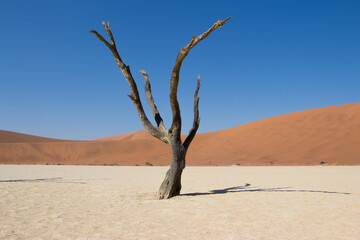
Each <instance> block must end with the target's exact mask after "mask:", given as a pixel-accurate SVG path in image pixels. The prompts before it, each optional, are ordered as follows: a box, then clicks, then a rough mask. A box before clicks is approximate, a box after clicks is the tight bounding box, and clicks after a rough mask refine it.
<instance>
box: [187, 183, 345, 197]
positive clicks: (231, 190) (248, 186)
mask: <svg viewBox="0 0 360 240" xmlns="http://www.w3.org/2000/svg"><path fill="white" fill-rule="evenodd" d="M291 188H292V187H278V188H257V187H251V184H249V183H246V184H245V185H244V186H236V187H230V188H223V189H214V190H210V191H209V192H194V193H184V194H180V196H203V195H217V194H227V193H240V192H308V193H327V194H345V195H348V194H351V193H348V192H331V191H321V190H303V189H291Z"/></svg>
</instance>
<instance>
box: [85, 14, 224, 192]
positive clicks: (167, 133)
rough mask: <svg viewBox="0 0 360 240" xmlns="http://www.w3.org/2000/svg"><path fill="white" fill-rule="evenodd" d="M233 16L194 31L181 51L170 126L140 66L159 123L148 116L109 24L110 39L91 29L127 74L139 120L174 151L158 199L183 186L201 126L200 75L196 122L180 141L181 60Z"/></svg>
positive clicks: (172, 92)
mask: <svg viewBox="0 0 360 240" xmlns="http://www.w3.org/2000/svg"><path fill="white" fill-rule="evenodd" d="M229 19H230V18H226V19H225V20H218V21H217V22H216V23H214V24H213V25H212V27H211V28H209V29H208V30H207V31H206V32H204V33H203V34H201V35H199V36H197V37H195V35H194V36H193V37H192V38H191V41H190V42H189V43H188V44H187V45H186V46H185V47H183V48H182V49H181V50H180V52H179V53H178V55H177V57H176V61H175V65H174V68H173V70H172V74H171V78H170V106H171V110H172V114H173V119H172V124H171V127H170V129H169V130H167V129H166V128H165V125H164V122H163V119H162V118H161V116H160V113H159V111H158V109H157V106H156V105H155V102H154V98H153V96H152V92H151V85H150V81H149V76H148V75H147V73H146V72H145V71H144V70H141V71H140V72H141V74H142V75H143V77H144V80H145V93H146V99H147V101H148V104H149V107H150V109H151V112H152V115H153V117H154V119H155V121H156V124H157V126H154V125H153V124H152V123H151V122H150V121H149V119H148V117H147V116H146V114H145V111H144V109H143V106H142V103H141V100H140V95H139V91H138V88H137V85H136V83H135V80H134V78H133V76H132V74H131V71H130V67H129V65H126V64H125V63H124V62H123V61H122V59H121V57H120V55H119V53H118V51H117V48H116V44H115V40H114V36H113V34H112V32H111V30H110V24H109V23H108V24H106V23H105V22H103V27H104V28H105V29H106V32H107V33H108V35H109V37H110V42H108V41H107V40H106V39H105V38H104V37H103V36H101V35H100V34H99V33H98V32H97V31H95V30H91V31H90V32H91V33H94V34H95V35H96V36H97V37H98V38H99V40H100V41H102V42H103V43H104V44H105V45H106V46H107V47H108V48H109V50H110V51H111V53H112V55H113V57H114V59H115V61H116V64H117V65H118V67H119V68H120V70H121V72H122V73H123V75H124V76H125V79H126V81H127V82H128V84H129V87H130V91H131V94H130V95H128V96H129V98H130V99H131V101H132V102H133V104H134V106H135V109H136V110H137V112H138V115H139V117H140V121H141V123H142V124H143V126H144V128H145V129H146V130H147V131H148V132H149V133H150V134H151V135H152V136H153V137H156V138H157V139H159V140H160V141H162V142H164V143H166V144H167V145H169V146H170V148H171V150H172V153H173V161H172V163H171V165H170V169H169V170H168V171H167V173H166V176H165V179H164V181H163V182H162V184H161V186H160V189H159V191H158V193H157V197H158V198H159V199H164V198H165V199H166V198H171V197H174V196H176V195H179V194H180V190H181V174H182V172H183V170H184V168H185V156H186V152H187V150H188V148H189V146H190V143H191V142H192V140H193V139H194V137H195V135H196V132H197V130H198V128H199V124H200V117H199V100H200V97H198V92H199V88H200V75H199V76H198V79H197V87H196V91H195V94H194V120H193V126H192V128H191V129H190V131H189V134H188V136H187V138H186V139H185V141H184V143H182V141H181V114H180V106H179V102H178V99H177V90H178V84H179V76H180V69H181V65H182V62H183V61H184V59H185V57H186V56H187V55H188V53H189V51H190V50H191V49H192V48H193V47H195V46H196V45H197V44H198V43H199V42H200V41H202V40H204V39H205V38H206V37H207V36H209V35H210V33H211V32H213V31H214V30H215V29H217V28H220V27H221V26H223V25H224V24H225V22H226V21H227V20H229Z"/></svg>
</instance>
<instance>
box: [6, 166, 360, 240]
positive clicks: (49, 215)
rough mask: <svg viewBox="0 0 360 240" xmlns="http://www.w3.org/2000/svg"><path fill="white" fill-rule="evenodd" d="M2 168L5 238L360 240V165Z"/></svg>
mask: <svg viewBox="0 0 360 240" xmlns="http://www.w3.org/2000/svg"><path fill="white" fill-rule="evenodd" d="M166 170H167V167H115V166H114V167H110V166H103V167H100V166H46V165H45V166H41V165H35V166H29V165H28V166H21V165H19V166H15V165H0V213H1V214H0V239H84V240H85V239H92V240H94V239H326V240H328V239H360V167H358V166H356V167H347V166H344V167H338V166H317V167H187V168H186V169H185V171H184V174H183V191H182V195H181V196H178V197H175V198H172V199H169V200H161V201H160V200H156V199H155V197H154V193H155V192H156V191H157V188H158V187H159V185H160V183H161V181H162V179H163V177H164V175H165V172H166Z"/></svg>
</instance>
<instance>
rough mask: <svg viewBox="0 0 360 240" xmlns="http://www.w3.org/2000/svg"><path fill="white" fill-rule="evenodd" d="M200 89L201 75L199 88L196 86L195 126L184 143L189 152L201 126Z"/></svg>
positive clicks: (198, 83) (198, 82) (198, 81)
mask: <svg viewBox="0 0 360 240" xmlns="http://www.w3.org/2000/svg"><path fill="white" fill-rule="evenodd" d="M199 89H200V74H199V76H198V79H197V86H196V90H195V94H194V121H193V126H192V128H191V129H190V131H189V135H188V136H187V137H186V139H185V141H184V144H183V146H184V148H185V150H186V151H187V150H188V148H189V146H190V143H191V142H192V140H193V139H194V137H195V135H196V132H197V130H198V128H199V124H200V117H199V100H200V97H199V96H198V93H199Z"/></svg>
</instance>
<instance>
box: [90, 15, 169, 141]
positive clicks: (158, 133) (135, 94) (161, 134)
mask: <svg viewBox="0 0 360 240" xmlns="http://www.w3.org/2000/svg"><path fill="white" fill-rule="evenodd" d="M103 27H104V28H105V29H106V32H107V34H108V35H109V37H110V41H111V43H109V42H108V41H107V40H106V39H105V38H104V37H103V36H101V35H100V34H99V33H98V32H97V31H94V30H91V31H89V32H91V33H94V34H95V35H96V36H97V37H98V38H99V40H100V41H102V42H103V43H104V44H105V45H106V46H107V47H108V48H109V49H110V51H111V53H112V55H113V56H114V59H115V61H116V63H117V65H118V67H119V68H120V70H121V72H122V73H123V75H124V76H125V79H126V81H127V82H128V84H129V87H130V91H131V94H130V95H128V96H129V98H130V99H131V101H132V102H133V103H134V106H135V108H136V111H137V113H138V115H139V117H140V121H141V123H142V125H143V126H144V128H145V129H146V130H147V131H148V132H149V133H150V134H151V135H152V136H154V137H156V138H158V139H160V140H161V141H163V142H165V143H168V140H167V136H166V131H164V130H161V129H160V128H158V127H155V126H154V125H152V124H151V122H150V121H149V119H148V118H147V116H146V114H145V111H144V108H143V106H142V103H141V100H140V96H139V91H138V89H137V86H136V83H135V81H134V78H133V76H132V74H131V71H130V67H129V66H127V65H125V64H124V63H123V61H122V60H121V58H120V55H119V53H118V51H117V49H116V45H115V40H114V36H113V35H112V32H111V29H110V25H109V23H108V25H106V24H105V22H103Z"/></svg>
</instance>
